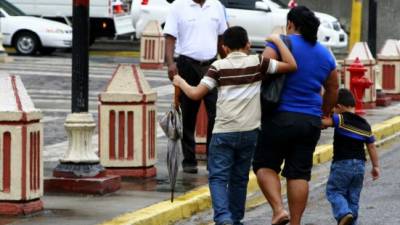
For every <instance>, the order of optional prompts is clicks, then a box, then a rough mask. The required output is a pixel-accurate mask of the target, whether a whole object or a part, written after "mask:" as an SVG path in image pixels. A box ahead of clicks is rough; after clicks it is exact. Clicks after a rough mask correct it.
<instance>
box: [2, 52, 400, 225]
mask: <svg viewBox="0 0 400 225" xmlns="http://www.w3.org/2000/svg"><path fill="white" fill-rule="evenodd" d="M63 57H64V56H63V55H60V56H58V55H55V56H52V57H51V58H50V57H18V58H16V59H15V60H16V61H15V62H14V64H8V65H6V64H3V65H1V68H0V69H2V70H7V71H13V73H14V74H17V75H20V76H21V77H22V79H23V82H24V84H25V86H26V87H27V89H28V92H29V93H30V94H31V95H33V101H34V103H35V105H36V106H37V107H39V108H44V109H46V110H44V116H45V118H44V120H45V121H46V122H45V129H47V130H45V143H46V146H45V151H44V161H45V162H44V167H45V176H47V177H48V176H50V175H51V173H52V170H53V168H54V167H55V166H56V165H57V163H58V162H57V161H56V160H57V159H59V158H61V156H62V154H63V153H64V152H65V150H66V147H67V144H68V142H67V141H66V133H65V130H64V128H63V126H62V124H63V122H64V120H65V116H66V115H67V114H68V113H69V105H70V102H69V99H70V93H69V88H70V81H69V78H65V76H66V75H65V76H64V75H62V73H66V74H69V73H70V72H69V70H70V63H71V62H70V59H68V58H66V59H64V58H63ZM50 62H51V63H53V64H51V63H50ZM132 62H137V59H132V58H123V57H118V58H116V57H108V56H96V57H91V64H90V66H91V75H93V77H92V78H91V79H93V80H91V84H90V85H91V93H90V104H89V105H90V110H93V115H94V117H95V120H96V121H97V119H96V118H97V113H96V111H97V110H96V109H97V93H98V92H100V91H102V89H103V88H104V85H105V84H106V82H107V81H108V79H109V77H111V74H112V71H113V69H114V68H115V67H116V65H117V64H118V63H132ZM49 63H50V64H49ZM47 64H48V65H47ZM14 65H15V66H14ZM14 67H15V68H14ZM22 67H24V68H22ZM25 67H26V68H25ZM46 74H47V75H46ZM60 74H61V75H60ZM145 75H146V78H147V79H149V82H150V85H152V87H153V88H158V87H160V89H159V90H158V91H159V94H160V93H162V92H163V90H164V89H163V87H164V86H167V85H170V82H169V80H168V79H167V78H166V71H156V72H155V71H148V72H146V74H145ZM171 89H172V86H171ZM42 91H43V93H42ZM171 99H172V95H171V94H170V93H168V92H167V93H164V94H162V95H161V96H160V97H159V99H158V103H157V110H158V115H159V116H160V115H161V114H162V113H163V112H165V111H166V110H167V109H168V107H169V104H170V102H171ZM399 111H400V104H397V105H395V106H392V107H388V108H385V109H380V108H377V109H374V110H370V111H368V115H367V117H368V119H369V120H370V121H371V123H376V122H379V121H383V120H386V119H388V118H391V117H393V116H395V115H397V114H398V112H399ZM331 136H332V129H328V130H325V131H323V135H322V136H321V140H320V143H321V144H328V143H331V140H332V139H331ZM96 143H97V137H96V136H95V137H94V138H93V147H94V148H97V146H96ZM166 143H167V139H166V138H165V137H163V136H162V135H158V139H157V152H158V153H157V156H158V163H157V165H156V167H157V176H156V177H155V178H147V179H124V180H123V183H122V189H121V190H120V191H118V192H116V193H113V194H109V195H106V196H102V197H100V196H87V195H61V194H57V195H55V194H52V195H50V194H47V193H45V196H44V197H43V198H42V200H43V202H44V206H45V210H44V211H43V212H40V213H37V214H35V215H31V216H26V217H18V218H6V217H0V225H2V224H13V225H14V224H15V225H54V224H57V225H64V224H65V225H67V224H68V225H70V224H74V225H93V224H98V223H100V222H103V221H105V220H109V219H111V218H114V217H116V216H118V215H121V214H123V213H125V212H131V211H135V210H138V209H141V208H144V207H146V206H149V205H152V204H155V203H158V202H160V201H163V200H167V199H169V197H170V194H169V183H168V175H167V170H166V163H165V159H166ZM199 169H200V170H199V174H196V175H193V174H184V173H182V172H180V173H179V174H178V181H177V190H176V191H177V194H178V195H179V194H182V193H185V192H187V191H189V190H192V189H193V188H195V187H199V186H201V185H205V184H207V171H206V168H205V164H204V163H202V164H200V166H199ZM180 171H181V170H180ZM189 224H190V223H189ZM249 224H252V223H249Z"/></svg>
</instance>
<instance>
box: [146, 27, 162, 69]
mask: <svg viewBox="0 0 400 225" xmlns="http://www.w3.org/2000/svg"><path fill="white" fill-rule="evenodd" d="M164 58H165V38H164V35H163V33H162V30H161V26H160V24H159V23H158V21H156V20H152V21H150V22H149V23H148V24H147V25H146V27H145V29H144V31H143V33H142V37H141V39H140V68H142V69H162V68H163V66H164Z"/></svg>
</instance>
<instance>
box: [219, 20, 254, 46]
mask: <svg viewBox="0 0 400 225" xmlns="http://www.w3.org/2000/svg"><path fill="white" fill-rule="evenodd" d="M222 39H223V41H224V45H225V46H227V47H228V48H230V49H231V50H238V49H242V48H245V47H246V45H247V43H248V42H249V37H248V36H247V31H246V30H245V29H244V28H243V27H240V26H234V27H229V28H228V29H227V30H226V31H225V32H224V34H223V35H222Z"/></svg>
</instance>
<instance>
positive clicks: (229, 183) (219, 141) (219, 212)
mask: <svg viewBox="0 0 400 225" xmlns="http://www.w3.org/2000/svg"><path fill="white" fill-rule="evenodd" d="M258 133H259V131H258V129H256V130H252V131H244V132H231V133H216V134H213V135H212V138H211V143H210V147H209V152H208V170H209V176H208V180H209V185H210V191H211V199H212V205H213V209H214V221H215V223H216V225H219V224H222V223H223V222H230V223H232V224H235V225H241V224H242V223H241V222H240V221H241V220H242V219H243V217H244V211H245V203H246V194H247V183H248V181H249V171H250V165H251V161H252V158H253V153H254V150H255V148H256V143H257V138H258Z"/></svg>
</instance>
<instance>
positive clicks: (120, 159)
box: [99, 65, 157, 177]
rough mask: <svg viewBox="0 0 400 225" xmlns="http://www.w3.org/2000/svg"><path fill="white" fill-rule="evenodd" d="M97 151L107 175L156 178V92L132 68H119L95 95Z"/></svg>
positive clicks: (133, 67) (123, 66)
mask: <svg viewBox="0 0 400 225" xmlns="http://www.w3.org/2000/svg"><path fill="white" fill-rule="evenodd" d="M99 100H100V105H99V124H100V128H99V151H100V161H101V164H102V165H103V166H104V167H106V169H107V174H113V175H120V176H123V177H151V176H155V175H156V168H155V167H154V166H155V164H156V162H157V152H156V134H157V132H156V116H157V110H156V105H155V102H156V100H157V93H156V92H155V91H154V90H153V89H151V87H150V85H149V84H148V82H147V81H146V80H145V78H144V74H143V73H142V72H141V70H140V69H138V68H136V66H134V65H120V66H119V67H118V68H117V70H116V71H115V73H114V75H113V77H112V78H111V80H110V82H109V84H108V86H107V88H106V89H105V91H104V92H103V93H101V94H100V96H99Z"/></svg>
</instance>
